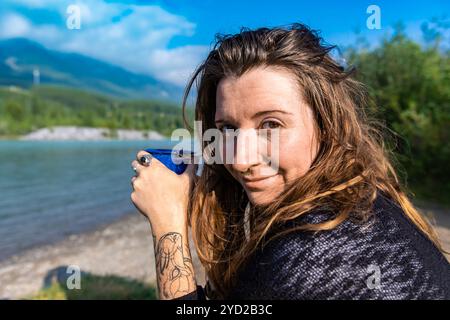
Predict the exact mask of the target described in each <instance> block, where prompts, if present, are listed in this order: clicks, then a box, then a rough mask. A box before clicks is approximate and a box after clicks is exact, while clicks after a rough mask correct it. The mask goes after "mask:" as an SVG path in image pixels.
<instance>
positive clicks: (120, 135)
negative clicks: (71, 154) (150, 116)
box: [21, 126, 165, 141]
mask: <svg viewBox="0 0 450 320" xmlns="http://www.w3.org/2000/svg"><path fill="white" fill-rule="evenodd" d="M111 139H114V140H162V139H165V137H164V136H163V135H161V134H160V133H158V132H156V131H139V130H126V129H118V130H114V131H112V130H110V129H106V128H88V127H75V126H58V127H53V128H42V129H39V130H36V131H34V132H31V133H29V134H27V135H25V136H23V137H22V138H21V140H78V141H85V140H111Z"/></svg>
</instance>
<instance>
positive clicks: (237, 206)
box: [183, 23, 440, 298]
mask: <svg viewBox="0 0 450 320" xmlns="http://www.w3.org/2000/svg"><path fill="white" fill-rule="evenodd" d="M333 49H334V47H333V46H328V45H325V44H324V43H323V40H322V38H321V37H320V36H319V35H318V33H317V32H316V31H314V30H311V29H309V28H308V27H307V26H305V25H303V24H298V23H295V24H292V25H289V26H288V27H276V28H259V29H256V30H250V29H247V28H242V29H241V31H240V33H238V34H235V35H216V43H215V45H214V48H213V49H212V50H211V52H210V53H209V55H208V57H207V58H206V60H205V61H204V62H203V63H202V64H201V65H200V66H199V67H198V68H197V70H196V71H195V72H194V74H193V76H192V77H191V79H190V81H189V82H188V85H187V87H186V90H185V93H184V98H183V117H184V121H185V125H186V126H187V127H189V128H190V126H189V123H188V121H187V120H186V116H185V108H186V101H187V98H188V96H189V93H190V91H191V88H192V86H193V85H194V83H196V86H197V98H196V104H195V120H197V121H201V123H202V131H203V132H204V131H206V130H207V129H210V128H215V124H214V116H215V108H216V89H217V85H218V83H219V81H220V80H221V79H223V78H225V77H228V76H236V77H239V76H240V75H242V74H243V73H245V72H246V71H248V70H250V69H252V68H256V67H259V66H275V67H282V68H286V69H287V70H289V71H290V72H292V73H293V74H294V75H295V76H296V78H297V79H298V82H299V84H300V87H301V88H302V94H303V96H304V98H305V100H306V102H307V103H308V104H309V105H310V106H311V108H312V110H313V113H314V117H315V122H316V130H317V136H318V139H319V143H320V147H319V151H318V154H317V157H316V158H315V160H314V162H313V164H312V166H311V167H310V169H309V171H308V172H307V173H306V174H305V175H304V176H302V177H301V178H300V179H299V180H298V181H297V182H295V183H292V184H290V185H289V186H288V188H287V190H286V192H285V193H283V194H282V195H280V196H279V197H277V198H276V199H274V200H273V201H272V203H271V204H270V205H268V206H265V207H254V208H253V209H252V216H251V221H252V232H251V234H250V239H249V241H248V242H247V241H245V235H244V230H243V229H244V223H243V220H244V210H245V206H246V204H247V202H248V198H247V196H246V194H245V192H244V190H243V188H242V186H241V185H240V184H239V183H238V182H237V181H236V180H235V179H234V178H233V177H232V176H231V174H230V173H229V172H228V171H227V170H226V169H225V167H224V166H223V165H221V164H211V165H205V166H204V169H203V172H202V174H201V176H200V177H199V178H198V180H197V182H196V184H195V187H194V192H193V193H192V199H191V206H190V211H189V219H190V226H191V228H192V234H193V240H194V242H195V245H196V249H197V253H198V256H199V258H200V260H201V262H202V263H203V266H204V267H205V270H206V274H207V276H208V280H209V281H210V282H211V283H212V285H213V287H214V288H215V294H216V297H217V298H224V297H227V294H228V293H229V291H230V289H231V288H232V286H233V284H234V280H235V275H236V272H237V271H238V269H239V268H240V267H241V266H242V265H243V264H244V263H245V262H246V259H247V258H248V257H249V256H250V255H251V254H252V253H253V252H254V250H255V249H256V248H257V247H258V245H259V244H263V243H264V240H265V237H266V236H267V235H269V231H271V230H273V228H275V227H277V226H281V225H283V223H285V222H287V221H290V220H293V219H296V218H297V217H299V216H301V215H304V214H305V213H307V212H311V210H313V209H315V208H327V209H330V210H331V212H333V213H335V214H334V215H332V216H330V219H329V220H327V221H325V222H323V223H320V224H305V225H300V226H297V227H295V228H294V229H293V228H291V229H288V230H285V231H283V232H282V233H280V232H278V233H275V234H274V235H272V236H271V237H270V238H269V239H268V240H271V239H273V238H274V237H277V236H280V235H282V234H284V233H286V232H292V231H293V230H298V229H301V230H304V231H321V230H329V229H332V228H335V227H336V226H337V225H339V224H340V223H341V222H343V221H344V220H345V219H347V218H349V217H352V218H353V217H356V218H357V219H360V220H362V221H364V220H366V219H367V218H368V217H369V215H370V213H371V208H372V205H373V202H374V200H375V198H376V196H377V192H378V191H382V192H383V193H385V194H387V195H388V196H389V197H390V198H391V199H392V200H394V201H395V202H396V203H397V204H398V205H399V206H401V208H402V209H403V211H404V212H405V214H406V216H407V217H408V218H409V219H410V220H411V221H412V222H413V223H414V224H415V225H416V226H417V227H418V228H419V229H420V230H421V231H422V232H423V233H424V234H426V235H427V236H428V237H429V238H430V239H431V240H432V241H433V242H434V243H435V244H436V245H437V246H438V247H439V248H440V245H439V242H438V240H437V237H436V235H435V233H434V231H433V229H432V228H431V226H430V225H429V224H428V223H427V222H426V220H425V219H423V218H422V217H421V215H420V214H419V212H418V211H417V210H416V209H415V208H414V206H413V205H412V204H411V202H410V200H409V199H408V197H407V195H406V193H405V191H404V190H403V188H402V186H401V183H400V182H399V179H398V178H397V175H396V173H395V170H394V168H393V165H392V156H391V152H390V151H388V148H387V147H386V146H385V143H384V137H383V135H382V134H381V131H380V130H379V128H378V127H379V126H378V125H377V123H375V122H374V121H373V120H369V118H370V117H369V116H368V115H367V109H368V108H367V107H368V105H369V104H370V99H369V97H368V94H367V90H366V88H365V87H364V85H363V84H361V83H360V82H358V81H356V80H354V79H353V78H352V73H353V71H354V69H349V68H343V67H342V66H341V65H340V64H338V63H337V62H336V61H335V60H334V59H333V58H332V55H331V52H332V50H333ZM203 132H201V134H203ZM202 147H203V148H205V147H206V143H203V146H202ZM336 159H339V160H340V161H336Z"/></svg>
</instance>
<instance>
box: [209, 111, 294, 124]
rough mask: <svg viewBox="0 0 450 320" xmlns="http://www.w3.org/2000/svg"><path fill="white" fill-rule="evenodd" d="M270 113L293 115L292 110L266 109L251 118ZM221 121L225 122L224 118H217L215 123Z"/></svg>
mask: <svg viewBox="0 0 450 320" xmlns="http://www.w3.org/2000/svg"><path fill="white" fill-rule="evenodd" d="M269 113H283V114H289V115H292V113H291V112H287V111H284V110H264V111H259V112H256V113H255V114H254V115H253V116H252V118H251V119H255V118H258V117H261V116H263V115H266V114H269ZM220 122H224V120H223V119H218V120H215V123H216V124H217V123H220Z"/></svg>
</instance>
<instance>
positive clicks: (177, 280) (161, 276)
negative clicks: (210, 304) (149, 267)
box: [154, 232, 195, 299]
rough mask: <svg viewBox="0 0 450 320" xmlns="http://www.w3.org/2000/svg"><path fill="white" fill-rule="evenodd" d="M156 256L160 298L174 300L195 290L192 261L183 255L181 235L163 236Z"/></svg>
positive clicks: (167, 234)
mask: <svg viewBox="0 0 450 320" xmlns="http://www.w3.org/2000/svg"><path fill="white" fill-rule="evenodd" d="M154 239H155V238H154ZM187 250H189V248H188V249H187ZM155 256H156V274H157V277H158V281H157V282H158V291H159V294H160V298H166V299H173V298H176V297H180V296H182V295H185V294H188V293H191V292H192V291H194V290H195V279H194V271H193V267H192V260H191V259H190V257H187V256H185V255H184V253H183V237H182V235H181V234H179V233H177V232H170V233H166V234H165V235H163V236H162V237H161V238H160V239H159V241H158V244H157V246H156V248H155Z"/></svg>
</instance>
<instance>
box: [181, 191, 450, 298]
mask: <svg viewBox="0 0 450 320" xmlns="http://www.w3.org/2000/svg"><path fill="white" fill-rule="evenodd" d="M373 210H374V211H373V213H374V214H373V215H372V217H371V218H370V219H369V220H368V221H367V222H365V223H363V224H361V223H356V222H353V221H351V220H346V221H345V222H343V223H341V224H340V225H339V226H338V227H336V228H335V229H332V230H330V231H321V232H319V233H316V234H313V233H309V232H302V231H294V232H292V233H289V234H287V235H285V236H282V237H279V238H277V239H275V240H273V241H271V242H269V243H268V244H267V245H266V246H264V247H262V248H260V249H259V250H257V251H256V252H255V253H254V254H253V255H252V257H250V258H249V260H248V263H247V264H246V265H245V266H244V267H243V268H242V269H241V271H240V272H239V273H238V274H237V278H236V280H237V281H236V285H235V287H234V288H233V290H232V292H231V293H230V296H229V298H230V299H283V300H284V299H450V264H449V263H448V262H447V260H446V259H445V257H444V256H443V254H442V253H441V252H440V251H439V250H438V249H437V248H436V247H435V246H434V244H433V243H432V242H431V241H430V240H429V239H428V238H427V237H426V236H424V235H423V234H422V233H421V232H420V231H419V230H418V229H417V228H416V227H415V225H414V224H412V223H411V222H410V221H409V220H408V219H407V218H406V217H405V215H404V213H403V211H402V209H401V208H400V207H399V206H398V205H396V204H395V203H394V202H393V201H392V200H390V199H389V198H387V197H386V196H384V195H382V194H381V193H379V194H378V197H377V199H376V201H375V204H374V207H373ZM323 217H324V214H321V213H318V212H316V213H311V214H308V215H307V216H306V217H302V219H303V220H302V221H301V222H318V221H319V220H320V219H322V218H323ZM297 222H298V221H297ZM293 223H296V222H293ZM178 299H180V300H190V299H205V295H204V289H203V288H202V287H201V286H198V287H197V291H194V292H192V293H190V294H188V295H185V296H183V297H180V298H178Z"/></svg>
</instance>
